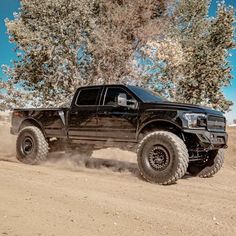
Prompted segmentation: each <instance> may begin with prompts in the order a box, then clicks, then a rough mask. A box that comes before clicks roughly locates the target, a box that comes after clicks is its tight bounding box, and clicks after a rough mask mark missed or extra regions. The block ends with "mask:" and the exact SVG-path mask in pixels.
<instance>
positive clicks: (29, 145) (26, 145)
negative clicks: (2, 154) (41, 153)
mask: <svg viewBox="0 0 236 236" xmlns="http://www.w3.org/2000/svg"><path fill="white" fill-rule="evenodd" d="M33 149H34V141H33V139H32V138H31V137H30V136H26V137H25V138H24V139H23V142H22V144H21V151H22V153H23V154H24V155H26V156H28V155H30V154H31V153H32V151H33Z"/></svg>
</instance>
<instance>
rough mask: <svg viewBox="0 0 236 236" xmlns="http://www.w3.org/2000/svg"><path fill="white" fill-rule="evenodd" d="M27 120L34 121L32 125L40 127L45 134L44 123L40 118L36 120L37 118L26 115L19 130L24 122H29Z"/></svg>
mask: <svg viewBox="0 0 236 236" xmlns="http://www.w3.org/2000/svg"><path fill="white" fill-rule="evenodd" d="M27 121H28V122H29V123H32V125H34V126H36V127H38V128H39V129H40V130H41V131H42V133H43V135H44V136H45V131H44V128H43V125H42V124H41V123H40V122H39V121H38V120H36V119H34V118H32V117H26V118H25V119H23V120H22V121H21V123H20V125H19V128H18V132H19V131H20V130H21V127H22V125H23V123H24V122H27Z"/></svg>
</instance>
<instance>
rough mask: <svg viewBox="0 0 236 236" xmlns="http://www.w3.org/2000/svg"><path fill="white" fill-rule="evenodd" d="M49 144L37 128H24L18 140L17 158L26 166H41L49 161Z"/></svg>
mask: <svg viewBox="0 0 236 236" xmlns="http://www.w3.org/2000/svg"><path fill="white" fill-rule="evenodd" d="M47 154H48V143H47V141H46V139H45V137H44V135H43V133H42V132H41V130H40V129H39V128H37V127H35V126H28V127H25V128H23V129H22V130H21V131H20V132H19V134H18V137H17V140H16V158H17V159H18V160H19V161H20V162H23V163H25V164H31V165H34V164H39V163H40V162H42V161H45V160H46V159H47Z"/></svg>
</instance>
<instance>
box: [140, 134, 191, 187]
mask: <svg viewBox="0 0 236 236" xmlns="http://www.w3.org/2000/svg"><path fill="white" fill-rule="evenodd" d="M155 146H158V147H159V146H160V147H161V148H162V147H163V148H164V150H166V151H167V152H166V153H167V154H168V156H169V157H168V160H169V163H168V165H167V166H166V169H164V170H160V171H159V170H155V169H153V167H152V166H151V164H150V161H149V156H148V155H149V154H150V148H151V147H155ZM137 156H138V167H139V170H140V173H141V175H142V176H143V178H144V179H146V180H147V181H149V182H153V183H158V184H163V185H168V184H173V183H175V182H176V181H177V180H178V179H180V178H182V177H183V176H184V175H185V173H186V171H187V168H188V162H189V155H188V150H187V148H186V145H185V143H184V142H183V140H182V139H181V138H179V137H178V136H177V135H175V134H173V133H171V132H168V131H155V132H152V133H149V134H148V135H146V136H145V137H144V138H143V139H142V140H141V141H140V143H139V145H138V149H137Z"/></svg>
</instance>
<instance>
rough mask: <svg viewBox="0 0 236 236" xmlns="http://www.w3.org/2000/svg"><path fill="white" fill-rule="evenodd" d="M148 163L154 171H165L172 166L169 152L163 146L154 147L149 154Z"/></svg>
mask: <svg viewBox="0 0 236 236" xmlns="http://www.w3.org/2000/svg"><path fill="white" fill-rule="evenodd" d="M148 162H149V164H150V166H151V167H152V169H153V170H155V171H163V170H165V169H166V168H167V167H168V166H169V164H170V155H169V152H168V151H167V149H166V148H165V147H163V146H160V145H154V146H153V147H152V148H151V150H150V151H149V153H148Z"/></svg>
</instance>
